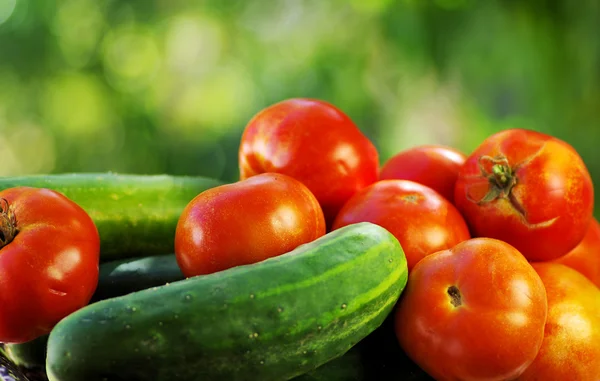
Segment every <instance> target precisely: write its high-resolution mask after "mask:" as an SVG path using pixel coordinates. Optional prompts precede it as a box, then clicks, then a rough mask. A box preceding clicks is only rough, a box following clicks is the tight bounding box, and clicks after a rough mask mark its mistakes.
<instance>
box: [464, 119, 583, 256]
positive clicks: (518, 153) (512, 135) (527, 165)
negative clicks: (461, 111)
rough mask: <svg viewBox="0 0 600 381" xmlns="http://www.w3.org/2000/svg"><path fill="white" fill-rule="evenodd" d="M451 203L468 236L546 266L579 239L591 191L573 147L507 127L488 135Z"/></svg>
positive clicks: (469, 161)
mask: <svg viewBox="0 0 600 381" xmlns="http://www.w3.org/2000/svg"><path fill="white" fill-rule="evenodd" d="M494 171H496V172H495V174H494ZM482 172H485V175H484V174H483V173H482ZM497 184H501V185H502V186H498V185H497ZM454 202H455V205H456V206H457V207H458V209H459V210H460V211H461V213H462V214H463V216H464V217H465V220H466V221H467V223H468V225H469V227H470V229H471V234H472V235H473V236H475V237H491V238H497V239H500V240H503V241H505V242H508V243H510V244H511V245H513V246H514V247H515V248H517V250H519V251H520V252H521V253H522V254H523V255H524V256H525V257H526V258H527V259H528V260H530V261H547V260H552V259H556V258H558V257H560V256H562V255H565V254H566V253H568V252H569V251H570V250H572V249H573V248H574V247H575V246H577V244H579V242H581V240H582V239H583V237H584V235H585V233H586V231H587V228H588V226H589V224H590V222H591V220H592V212H593V208H594V190H593V185H592V180H591V177H590V174H589V172H588V170H587V168H586V166H585V164H584V162H583V160H582V159H581V157H580V156H579V154H578V153H577V152H576V151H575V149H574V148H573V147H571V146H570V145H568V144H567V143H566V142H564V141H562V140H560V139H557V138H554V137H552V136H549V135H546V134H542V133H539V132H535V131H529V130H523V129H510V130H505V131H501V132H499V133H496V134H494V135H492V136H490V137H488V138H487V139H486V140H485V141H484V142H483V143H482V144H481V145H480V146H479V147H478V148H476V149H475V151H474V152H473V153H472V154H471V155H470V156H469V157H468V158H467V161H466V162H465V164H464V165H463V167H462V169H461V171H460V173H459V176H458V179H457V182H456V188H455V194H454Z"/></svg>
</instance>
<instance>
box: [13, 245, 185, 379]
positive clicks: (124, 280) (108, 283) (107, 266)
mask: <svg viewBox="0 0 600 381" xmlns="http://www.w3.org/2000/svg"><path fill="white" fill-rule="evenodd" d="M184 278H185V276H184V275H183V273H182V272H181V269H180V268H179V266H178V265H177V259H176V258H175V254H164V255H156V256H151V257H144V258H134V259H120V260H116V261H110V262H106V263H103V264H101V265H100V274H99V278H98V287H97V288H96V292H95V293H94V296H93V297H92V300H91V303H93V302H96V301H99V300H103V299H108V298H112V297H116V296H121V295H126V294H129V293H131V292H135V291H140V290H144V289H146V288H150V287H156V286H162V285H164V284H166V283H169V282H175V281H178V280H182V279H184ZM47 342H48V335H44V336H41V337H39V338H37V339H35V340H32V341H29V342H27V343H21V344H5V350H6V355H7V357H8V358H9V359H10V360H11V361H12V362H13V363H14V364H16V365H19V366H23V367H25V368H34V367H44V366H45V361H46V345H47Z"/></svg>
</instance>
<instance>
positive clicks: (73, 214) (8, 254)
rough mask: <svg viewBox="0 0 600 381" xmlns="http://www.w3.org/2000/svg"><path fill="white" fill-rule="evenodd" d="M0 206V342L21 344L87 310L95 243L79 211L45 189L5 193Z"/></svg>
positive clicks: (94, 266)
mask: <svg viewBox="0 0 600 381" xmlns="http://www.w3.org/2000/svg"><path fill="white" fill-rule="evenodd" d="M0 206H1V211H0V279H1V282H0V306H2V307H1V308H2V312H1V313H0V342H4V343H23V342H26V341H29V340H33V339H35V338H37V337H39V336H42V335H44V334H47V333H49V332H50V330H51V329H52V327H54V325H55V324H56V323H57V322H58V321H59V320H61V319H62V318H64V317H65V316H67V315H69V314H70V313H72V312H74V311H76V310H77V309H79V308H81V307H84V306H85V305H86V304H88V302H89V301H90V299H91V297H92V294H93V293H94V291H95V290H96V287H97V285H98V264H99V261H100V237H99V236H98V230H97V229H96V226H95V225H94V222H93V221H92V219H91V218H90V217H89V216H88V214H87V213H86V212H85V211H84V210H83V209H82V208H81V207H79V206H78V205H77V204H75V203H74V202H73V201H71V200H69V199H68V198H66V197H65V196H63V195H62V194H59V193H57V192H54V191H51V190H48V189H38V188H28V187H16V188H10V189H6V190H4V191H1V192H0Z"/></svg>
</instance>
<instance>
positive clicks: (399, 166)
mask: <svg viewBox="0 0 600 381" xmlns="http://www.w3.org/2000/svg"><path fill="white" fill-rule="evenodd" d="M466 159H467V157H466V156H465V154H463V153H462V152H460V151H458V150H456V149H454V148H452V147H446V146H441V145H423V146H417V147H413V148H409V149H407V150H404V151H402V152H399V153H397V154H396V155H394V156H392V157H391V158H390V159H389V160H388V161H387V162H386V163H385V164H384V165H383V167H381V172H380V173H379V179H380V180H388V179H400V180H411V181H414V182H416V183H419V184H423V185H426V186H428V187H430V188H431V189H433V190H435V191H437V192H438V193H440V194H441V195H442V196H444V197H445V198H446V199H447V200H448V201H450V202H454V185H455V184H456V178H457V177H458V171H459V170H460V167H461V166H462V165H463V164H464V162H465V160H466Z"/></svg>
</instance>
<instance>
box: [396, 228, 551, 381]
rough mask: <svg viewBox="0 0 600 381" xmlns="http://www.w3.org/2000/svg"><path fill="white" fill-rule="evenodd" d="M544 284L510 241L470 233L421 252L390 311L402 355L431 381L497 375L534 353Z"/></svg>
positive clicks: (490, 379)
mask: <svg viewBox="0 0 600 381" xmlns="http://www.w3.org/2000/svg"><path fill="white" fill-rule="evenodd" d="M546 314H547V299H546V291H545V288H544V284H543V283H542V280H541V279H540V277H539V275H538V274H537V273H536V272H535V270H534V269H533V267H532V266H531V264H529V262H527V260H526V259H525V257H523V255H522V254H521V253H519V252H518V251H517V250H516V249H515V248H514V247H512V246H510V245H509V244H507V243H505V242H503V241H500V240H496V239H492V238H473V239H470V240H468V241H465V242H462V243H460V244H458V245H456V246H455V247H453V248H452V249H449V250H444V251H440V252H437V253H434V254H431V255H429V256H427V257H425V258H423V259H422V260H421V261H420V262H419V263H417V265H416V266H415V267H414V268H413V270H412V272H411V273H410V274H409V277H408V283H407V286H406V288H405V290H404V292H403V294H402V296H401V298H400V300H399V303H398V306H397V310H396V312H395V314H394V323H395V327H396V336H397V338H398V342H399V343H400V346H401V347H402V349H403V350H404V351H405V352H406V354H407V355H408V356H409V357H410V358H411V359H412V360H413V361H414V362H415V363H416V364H417V365H419V366H420V367H421V368H422V369H423V370H425V371H426V372H427V373H429V374H430V375H431V376H432V377H433V378H435V379H436V380H438V381H446V380H447V381H454V380H461V381H484V380H485V381H501V380H502V381H504V380H512V379H514V378H515V377H517V376H519V375H520V374H521V373H523V371H525V369H527V367H528V366H529V365H530V364H531V363H532V362H533V360H534V359H535V357H536V355H537V353H538V351H539V349H540V347H541V345H542V339H543V337H544V324H545V322H546Z"/></svg>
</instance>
